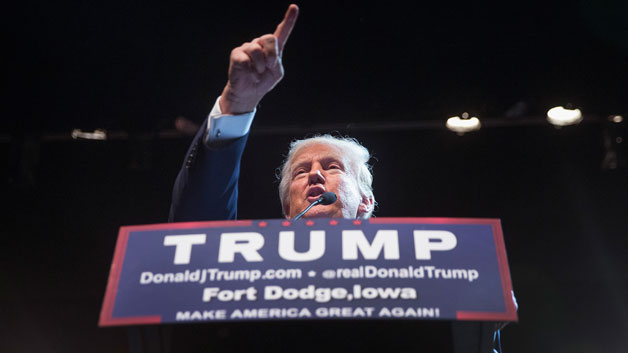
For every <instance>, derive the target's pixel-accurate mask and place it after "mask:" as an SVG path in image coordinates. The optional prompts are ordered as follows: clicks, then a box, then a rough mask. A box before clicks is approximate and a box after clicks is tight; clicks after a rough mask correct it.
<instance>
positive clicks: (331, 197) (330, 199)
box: [317, 191, 338, 205]
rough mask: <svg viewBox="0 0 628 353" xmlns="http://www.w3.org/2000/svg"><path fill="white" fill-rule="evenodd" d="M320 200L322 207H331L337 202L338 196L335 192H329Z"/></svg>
mask: <svg viewBox="0 0 628 353" xmlns="http://www.w3.org/2000/svg"><path fill="white" fill-rule="evenodd" d="M318 200H320V203H321V205H331V204H332V203H334V202H336V200H338V198H337V197H336V194H334V193H333V192H331V191H327V192H324V193H323V194H322V195H321V197H319V198H318ZM318 200H317V201H318Z"/></svg>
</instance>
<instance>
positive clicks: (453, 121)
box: [445, 112, 482, 135]
mask: <svg viewBox="0 0 628 353" xmlns="http://www.w3.org/2000/svg"><path fill="white" fill-rule="evenodd" d="M445 125H446V126H447V128H448V129H449V130H451V131H453V132H455V133H457V134H458V135H463V134H464V133H466V132H471V131H475V130H479V129H480V127H481V126H482V124H481V123H480V119H478V118H477V117H475V116H473V117H469V113H467V112H464V113H462V117H459V116H452V117H451V118H449V119H447V123H446V124H445Z"/></svg>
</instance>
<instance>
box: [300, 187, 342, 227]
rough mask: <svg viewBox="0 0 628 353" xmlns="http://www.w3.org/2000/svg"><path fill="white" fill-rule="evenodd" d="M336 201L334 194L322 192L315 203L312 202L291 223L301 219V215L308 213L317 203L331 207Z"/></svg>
mask: <svg viewBox="0 0 628 353" xmlns="http://www.w3.org/2000/svg"><path fill="white" fill-rule="evenodd" d="M336 200H338V198H337V197H336V194H334V193H333V192H330V191H327V192H324V193H323V194H322V195H321V196H320V197H319V198H318V199H316V201H314V202H312V203H311V204H310V205H309V206H307V208H306V209H304V210H303V211H302V212H301V213H299V214H298V215H297V216H296V217H294V219H293V221H296V220H297V219H299V218H301V217H303V215H304V214H305V213H306V212H307V211H309V210H310V208H312V207H314V206H316V205H318V204H319V203H320V204H323V205H331V204H332V203H334V202H336Z"/></svg>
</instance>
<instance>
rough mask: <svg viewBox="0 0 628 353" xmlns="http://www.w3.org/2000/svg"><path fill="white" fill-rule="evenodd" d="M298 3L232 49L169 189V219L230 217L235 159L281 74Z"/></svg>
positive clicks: (235, 179) (236, 169)
mask: <svg viewBox="0 0 628 353" xmlns="http://www.w3.org/2000/svg"><path fill="white" fill-rule="evenodd" d="M298 13H299V8H298V7H297V6H296V5H290V6H289V7H288V11H286V15H285V16H284V19H283V21H282V22H281V23H280V24H279V25H278V26H277V29H276V30H275V33H273V34H267V35H264V36H261V37H259V38H256V39H254V40H253V41H251V42H248V43H244V44H243V45H241V46H239V47H237V48H235V49H233V51H231V56H230V60H229V80H228V82H227V85H226V86H225V88H224V90H223V92H222V95H221V96H220V99H219V100H218V101H217V102H216V104H215V105H214V108H213V109H212V112H211V113H210V116H209V118H208V119H207V120H206V123H204V124H203V125H202V127H201V129H200V130H199V132H198V133H197V135H196V137H195V138H194V140H193V141H192V145H191V146H190V148H189V149H188V153H187V155H186V157H185V161H184V163H183V166H182V168H181V170H180V171H179V175H178V176H177V180H176V181H175V185H174V189H173V191H172V204H171V205H170V217H169V221H170V222H183V221H204V220H222V219H235V218H236V217H237V200H238V178H239V176H240V158H241V157H242V152H243V151H244V146H245V144H246V140H247V136H248V132H249V128H250V126H251V122H252V120H253V115H254V111H255V107H256V106H257V105H258V104H259V102H260V100H261V99H262V98H263V97H264V95H265V94H266V93H268V92H270V90H272V89H273V87H275V85H276V84H277V83H278V82H279V81H281V79H282V78H283V74H284V71H283V65H282V63H281V54H282V53H283V49H284V47H285V45H286V42H287V41H288V37H289V36H290V32H292V28H294V24H295V22H296V19H297V16H298Z"/></svg>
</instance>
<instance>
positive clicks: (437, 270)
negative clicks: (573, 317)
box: [99, 218, 517, 353]
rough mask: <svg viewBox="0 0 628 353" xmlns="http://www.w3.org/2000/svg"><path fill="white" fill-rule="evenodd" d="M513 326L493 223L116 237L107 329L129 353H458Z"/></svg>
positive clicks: (486, 348)
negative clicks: (122, 330) (124, 340)
mask: <svg viewBox="0 0 628 353" xmlns="http://www.w3.org/2000/svg"><path fill="white" fill-rule="evenodd" d="M516 320H517V313H516V308H515V304H514V302H513V298H512V285H511V281H510V273H509V270H508V263H507V257H506V251H505V247H504V242H503V236H502V231H501V226H500V223H499V220H497V219H463V218H373V219H369V220H345V219H315V220H299V221H287V220H245V221H217V222H192V223H170V224H156V225H144V226H127V227H122V228H121V229H120V233H119V236H118V242H117V245H116V250H115V254H114V260H113V262H112V266H111V272H110V276H109V283H108V285H107V291H106V293H105V298H104V301H103V307H102V311H101V317H100V322H99V325H100V326H129V325H131V326H130V327H128V328H127V330H128V332H129V343H130V350H131V351H132V352H151V353H152V352H179V351H190V352H191V351H199V352H200V351H202V352H205V351H247V352H250V351H260V352H263V351H273V352H274V351H343V352H357V351H386V352H393V351H400V352H401V351H402V352H411V351H412V352H434V351H439V352H456V353H461V352H491V350H492V346H493V333H494V330H495V327H496V323H505V322H512V321H516ZM198 323H203V324H202V325H198ZM134 325H139V326H134Z"/></svg>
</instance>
